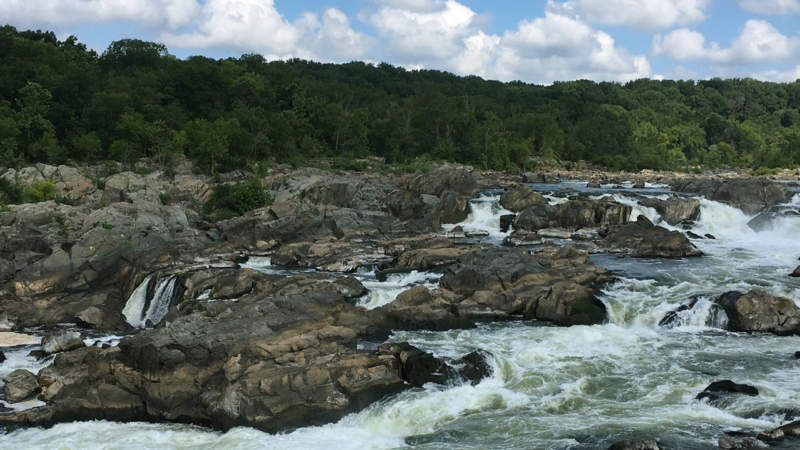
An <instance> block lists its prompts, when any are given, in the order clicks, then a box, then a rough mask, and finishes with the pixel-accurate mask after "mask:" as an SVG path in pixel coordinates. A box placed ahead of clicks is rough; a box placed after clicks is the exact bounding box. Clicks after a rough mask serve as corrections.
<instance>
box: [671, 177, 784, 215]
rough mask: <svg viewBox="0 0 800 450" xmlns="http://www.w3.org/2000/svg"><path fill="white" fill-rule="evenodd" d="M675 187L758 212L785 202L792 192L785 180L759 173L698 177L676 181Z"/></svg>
mask: <svg viewBox="0 0 800 450" xmlns="http://www.w3.org/2000/svg"><path fill="white" fill-rule="evenodd" d="M672 189H673V190H675V191H677V192H686V193H695V194H701V195H704V196H705V197H706V198H708V199H710V200H715V201H718V202H722V203H727V204H729V205H732V206H735V207H737V208H739V209H741V210H742V211H744V212H745V213H746V214H756V213H758V212H759V211H761V210H763V209H764V208H768V207H770V206H772V205H776V204H779V203H786V202H788V201H789V199H790V198H791V196H792V195H791V193H790V192H789V191H788V190H787V189H786V187H785V186H783V185H782V184H780V183H774V182H772V181H770V180H768V179H766V178H758V177H749V178H734V179H728V180H721V179H709V178H695V179H689V180H681V181H677V182H675V183H673V185H672Z"/></svg>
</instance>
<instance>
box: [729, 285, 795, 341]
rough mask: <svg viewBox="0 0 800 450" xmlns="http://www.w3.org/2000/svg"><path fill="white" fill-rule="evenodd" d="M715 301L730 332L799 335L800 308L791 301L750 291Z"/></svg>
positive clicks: (731, 293)
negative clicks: (725, 315)
mask: <svg viewBox="0 0 800 450" xmlns="http://www.w3.org/2000/svg"><path fill="white" fill-rule="evenodd" d="M716 302H717V303H718V304H719V305H721V306H722V307H723V308H724V309H725V313H726V314H727V315H728V319H729V325H728V326H729V329H730V330H731V331H759V332H770V333H775V334H781V335H788V334H800V307H798V306H797V305H796V304H795V303H794V301H792V300H791V299H788V298H782V297H775V296H772V295H768V294H766V293H764V292H762V291H758V290H753V291H750V292H747V293H741V292H735V291H733V292H728V293H725V294H723V295H722V296H720V297H719V298H718V299H717V300H716Z"/></svg>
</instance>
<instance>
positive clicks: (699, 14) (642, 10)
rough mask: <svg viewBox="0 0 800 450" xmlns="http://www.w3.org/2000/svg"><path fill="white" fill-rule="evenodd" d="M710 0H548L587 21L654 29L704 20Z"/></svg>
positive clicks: (553, 7) (554, 9)
mask: <svg viewBox="0 0 800 450" xmlns="http://www.w3.org/2000/svg"><path fill="white" fill-rule="evenodd" d="M709 3H710V0H566V1H555V0H548V2H547V8H548V10H549V11H551V12H555V13H558V14H563V15H567V16H570V17H575V18H578V19H581V20H584V21H586V22H589V23H599V24H602V25H612V26H617V25H624V26H628V27H630V28H633V29H635V30H638V31H654V30H663V29H666V28H671V27H674V26H676V25H689V24H695V23H699V22H703V21H704V20H705V19H706V15H705V9H706V8H707V7H708V5H709Z"/></svg>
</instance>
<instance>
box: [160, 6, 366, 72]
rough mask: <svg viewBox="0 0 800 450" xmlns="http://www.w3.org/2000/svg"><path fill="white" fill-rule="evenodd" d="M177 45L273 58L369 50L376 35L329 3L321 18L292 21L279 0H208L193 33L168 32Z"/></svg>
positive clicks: (341, 54)
mask: <svg viewBox="0 0 800 450" xmlns="http://www.w3.org/2000/svg"><path fill="white" fill-rule="evenodd" d="M162 37H163V39H164V41H165V42H166V43H167V44H168V45H171V46H177V47H182V48H191V49H206V48H213V47H222V48H235V49H237V50H240V51H245V52H252V51H257V52H261V53H263V54H264V55H265V56H266V57H267V58H269V59H276V58H285V57H303V58H313V59H322V60H326V61H332V60H338V59H339V58H341V57H345V58H358V57H362V56H364V53H365V52H366V50H367V49H368V48H369V45H370V39H369V38H368V37H367V36H366V35H364V34H363V33H359V32H356V31H354V30H353V29H352V28H351V27H350V23H349V20H348V19H347V16H346V15H345V14H344V13H342V12H341V11H339V10H337V9H333V8H331V9H328V10H327V11H325V13H324V14H323V16H322V20H320V19H319V18H318V17H317V15H316V14H314V13H305V14H303V16H302V17H301V18H300V19H298V20H297V21H296V22H295V23H291V22H289V21H287V20H286V19H285V18H284V17H283V15H282V14H281V13H280V12H278V10H277V9H276V8H275V4H274V1H273V0H206V2H205V5H204V6H203V9H202V13H201V19H200V20H199V22H198V23H197V24H196V26H195V30H194V31H192V32H189V33H181V34H173V33H166V34H164V35H163V36H162Z"/></svg>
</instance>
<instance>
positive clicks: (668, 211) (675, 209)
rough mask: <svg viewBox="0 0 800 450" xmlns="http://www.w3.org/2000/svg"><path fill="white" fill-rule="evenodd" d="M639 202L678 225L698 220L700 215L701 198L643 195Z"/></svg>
mask: <svg viewBox="0 0 800 450" xmlns="http://www.w3.org/2000/svg"><path fill="white" fill-rule="evenodd" d="M639 204H640V205H642V206H647V207H650V208H653V209H655V210H656V212H658V214H659V215H660V216H661V220H663V221H664V222H667V223H668V224H670V225H678V224H681V223H687V222H692V221H695V220H697V218H698V217H699V216H700V200H698V199H696V198H683V197H678V196H677V195H672V196H670V197H669V198H668V199H666V200H661V199H658V198H651V197H642V198H639Z"/></svg>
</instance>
